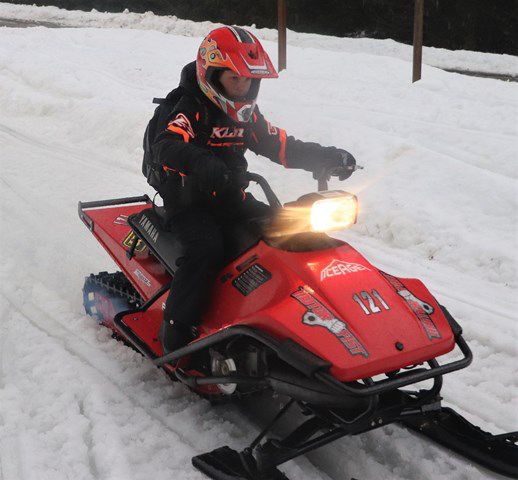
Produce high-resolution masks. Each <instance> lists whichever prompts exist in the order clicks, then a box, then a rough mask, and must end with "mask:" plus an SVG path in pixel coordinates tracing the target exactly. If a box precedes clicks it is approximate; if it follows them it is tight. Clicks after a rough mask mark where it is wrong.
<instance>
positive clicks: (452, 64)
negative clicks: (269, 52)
mask: <svg viewBox="0 0 518 480" xmlns="http://www.w3.org/2000/svg"><path fill="white" fill-rule="evenodd" d="M0 19H6V20H22V21H38V22H49V23H51V24H58V25H65V26H68V27H85V26H88V27H108V28H131V29H141V30H156V31H160V32H163V33H169V34H174V35H183V36H188V37H203V36H204V35H206V33H207V32H208V31H209V30H211V29H213V28H216V27H218V26H220V25H221V24H216V23H211V22H193V21H191V20H183V19H180V18H178V17H176V16H159V15H154V14H153V12H146V13H133V12H129V11H128V10H125V11H124V12H121V13H106V12H98V11H96V10H92V11H91V12H83V11H80V10H75V11H69V10H63V9H60V8H57V7H36V6H33V5H13V4H10V3H2V2H0ZM252 31H253V32H254V33H255V34H256V35H257V36H258V37H259V38H260V39H261V40H270V41H277V30H275V29H269V28H260V29H257V28H255V26H253V27H252ZM287 42H288V45H290V46H297V47H309V48H318V49H323V50H332V51H337V52H347V53H362V54H365V53H368V54H370V55H381V56H384V57H394V58H399V59H402V60H405V61H412V47H411V46H410V45H405V44H403V43H399V42H396V41H394V40H390V39H389V40H376V39H372V38H338V37H332V36H328V35H318V34H307V33H299V32H294V31H292V30H288V35H287ZM288 57H289V62H290V65H291V49H290V51H289V52H288ZM423 62H424V63H425V64H427V65H431V66H434V67H439V68H444V69H449V70H464V71H473V72H485V73H492V74H501V75H509V76H518V57H514V56H512V55H497V54H484V55H480V53H478V52H472V51H467V50H457V51H451V50H445V49H443V48H433V47H424V48H423ZM407 72H408V73H407V75H408V76H409V78H410V76H411V67H410V68H408V71H407Z"/></svg>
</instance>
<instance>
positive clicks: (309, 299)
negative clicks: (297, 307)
mask: <svg viewBox="0 0 518 480" xmlns="http://www.w3.org/2000/svg"><path fill="white" fill-rule="evenodd" d="M291 296H292V297H293V298H294V299H295V300H297V301H298V302H299V303H301V304H302V305H304V307H305V308H306V309H307V311H306V313H304V315H303V316H302V323H303V324H304V325H308V326H310V327H322V328H325V329H326V330H328V331H329V333H331V334H333V335H334V336H335V337H336V338H337V339H338V340H339V341H340V342H341V343H342V345H343V346H344V347H345V348H346V349H347V350H348V352H349V353H350V354H351V355H362V356H364V357H368V356H369V352H367V350H366V348H365V347H364V346H363V345H362V344H361V342H360V341H359V340H358V339H357V338H356V336H355V335H354V334H353V333H352V332H351V331H350V330H349V327H348V326H347V324H346V323H345V322H344V321H343V320H340V319H339V318H336V317H335V316H334V315H333V314H332V313H331V311H330V310H328V309H327V308H326V307H325V306H324V305H323V304H322V303H321V302H320V301H318V300H317V299H316V298H315V297H313V295H311V293H309V291H306V290H305V289H304V287H300V288H299V289H298V290H297V291H296V292H293V293H292V294H291Z"/></svg>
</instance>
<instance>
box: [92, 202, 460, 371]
mask: <svg viewBox="0 0 518 480" xmlns="http://www.w3.org/2000/svg"><path fill="white" fill-rule="evenodd" d="M148 207H149V204H140V205H129V206H117V207H110V208H99V209H92V210H87V211H86V212H85V213H86V214H87V215H88V216H89V217H90V218H91V219H92V220H93V222H94V228H93V234H94V236H95V237H96V238H97V239H98V240H99V242H100V243H101V244H102V245H103V246H104V248H105V249H106V250H107V251H108V253H109V254H110V255H111V256H112V258H113V259H114V260H115V262H116V263H117V264H118V265H119V267H120V268H121V269H122V270H123V271H124V273H125V274H126V276H127V277H128V278H129V280H130V281H131V282H132V283H133V285H134V286H135V288H136V289H137V290H138V291H139V292H140V293H141V295H142V296H143V298H144V299H146V300H147V299H149V298H150V297H151V296H152V295H153V294H155V293H156V292H157V291H158V290H159V289H160V288H161V287H162V286H163V285H166V284H169V283H170V281H171V276H170V275H169V274H168V273H167V272H166V271H165V269H164V268H163V267H162V266H161V265H160V264H159V262H158V261H157V260H156V259H155V257H154V256H152V255H150V254H149V252H148V251H147V249H144V250H142V251H140V252H137V253H136V256H135V257H134V258H133V259H131V260H128V259H127V258H126V250H127V249H128V247H125V246H124V240H125V239H126V238H127V236H128V235H129V234H130V233H131V232H130V227H129V226H128V225H127V224H126V225H125V224H124V221H123V220H121V219H124V215H130V214H132V213H135V212H138V211H140V210H141V209H143V208H148ZM118 219H119V220H118ZM137 271H138V272H139V273H137ZM166 296H167V292H166V293H165V294H164V295H163V296H162V297H161V298H160V299H158V300H157V301H156V302H155V303H154V304H153V305H152V306H151V307H150V308H149V309H148V310H147V312H146V313H145V314H136V315H131V314H130V315H127V316H126V317H125V318H124V323H126V324H127V325H128V326H129V327H130V328H131V329H132V330H133V331H134V332H135V334H137V335H138V336H139V337H140V338H141V340H142V341H144V342H145V343H146V344H147V345H148V346H149V348H150V349H151V350H152V351H153V352H154V353H155V354H156V355H160V354H161V353H162V351H161V346H160V342H159V341H158V328H159V326H160V323H161V320H162V309H163V305H164V302H165V299H166ZM237 324H246V325H250V326H254V327H257V328H260V329H262V330H263V331H265V332H267V333H269V334H271V335H272V336H274V337H276V338H278V339H281V340H282V339H285V338H290V339H292V340H294V341H296V342H298V343H299V344H300V345H302V346H303V347H305V348H306V349H308V350H310V351H311V352H313V353H315V354H316V355H318V356H319V357H321V358H323V359H325V360H327V361H329V362H330V363H331V364H332V368H331V373H332V374H333V375H334V376H335V377H336V378H337V379H339V380H341V381H351V380H356V379H360V378H365V377H371V376H374V375H377V374H380V373H386V372H390V371H394V370H397V369H399V368H402V367H405V366H408V365H413V364H417V363H421V362H423V361H426V360H430V359H432V358H435V357H438V356H440V355H442V354H444V353H447V352H449V351H451V350H452V349H453V348H454V346H455V342H454V338H453V333H452V331H451V328H450V326H449V324H448V321H447V320H446V318H445V316H444V315H443V313H442V311H441V309H440V307H439V305H438V303H437V301H436V300H435V299H434V297H433V296H432V295H431V293H430V292H429V291H428V290H427V289H426V287H425V286H424V285H423V284H422V283H421V282H420V281H419V280H416V279H398V278H395V277H392V276H390V275H387V274H383V272H380V271H379V270H378V269H377V268H376V267H374V266H373V265H371V264H370V263H369V262H368V261H367V260H366V259H365V258H364V257H363V256H362V255H361V254H360V253H359V252H357V251H356V250H355V249H354V248H352V247H351V246H350V245H348V244H344V245H341V246H339V247H337V248H333V249H328V250H319V251H311V252H300V253H295V252H287V251H284V250H280V249H276V248H273V247H270V246H268V245H267V244H266V243H264V242H259V243H258V244H257V245H255V246H254V247H252V248H251V249H250V250H249V251H247V252H246V253H245V254H243V255H242V256H241V257H240V258H238V259H236V260H235V261H234V262H232V263H231V264H229V265H228V266H227V267H225V268H224V269H223V270H222V271H221V272H220V274H219V276H218V280H217V281H216V282H215V284H214V287H213V291H212V295H211V298H210V300H209V304H208V305H207V306H206V313H205V315H204V318H203V321H202V324H201V327H200V333H201V336H202V337H203V336H206V335H210V334H211V333H214V332H215V331H218V330H220V329H222V328H227V327H229V326H232V325H237Z"/></svg>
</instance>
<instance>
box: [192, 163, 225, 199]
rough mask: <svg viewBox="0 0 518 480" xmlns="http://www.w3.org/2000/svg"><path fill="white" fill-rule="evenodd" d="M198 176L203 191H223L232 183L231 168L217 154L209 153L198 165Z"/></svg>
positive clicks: (196, 173)
mask: <svg viewBox="0 0 518 480" xmlns="http://www.w3.org/2000/svg"><path fill="white" fill-rule="evenodd" d="M195 175H196V178H197V179H198V185H199V187H200V190H202V191H203V192H208V193H212V192H222V191H223V190H225V188H226V187H227V186H228V185H229V183H230V170H229V169H228V168H227V166H226V165H225V163H224V162H223V160H221V159H219V158H218V157H216V155H207V156H205V157H204V158H203V160H202V161H200V162H199V163H198V165H197V168H196V172H195Z"/></svg>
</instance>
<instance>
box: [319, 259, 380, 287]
mask: <svg viewBox="0 0 518 480" xmlns="http://www.w3.org/2000/svg"><path fill="white" fill-rule="evenodd" d="M363 270H370V269H369V268H367V267H366V266H365V265H361V264H359V263H350V262H344V261H343V260H336V259H335V260H333V261H332V262H331V263H330V264H329V265H328V266H327V267H326V268H324V269H323V270H322V271H321V272H320V281H321V282H323V281H324V280H325V279H326V278H329V277H336V276H338V275H348V274H349V273H355V272H361V271H363Z"/></svg>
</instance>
